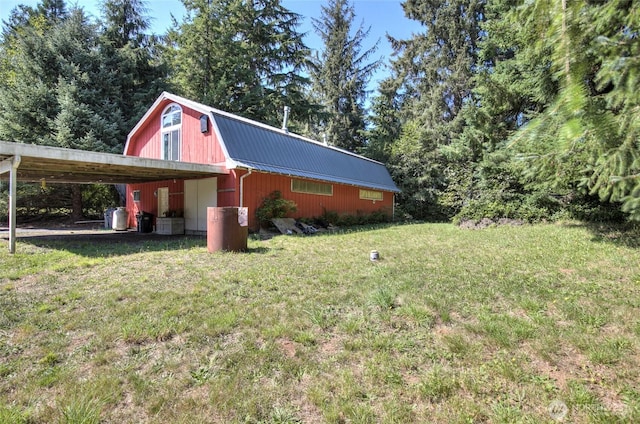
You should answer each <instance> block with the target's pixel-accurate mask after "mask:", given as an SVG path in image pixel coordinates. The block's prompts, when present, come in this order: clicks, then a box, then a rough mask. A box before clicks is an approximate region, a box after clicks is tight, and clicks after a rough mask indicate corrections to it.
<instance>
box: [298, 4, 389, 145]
mask: <svg viewBox="0 0 640 424" xmlns="http://www.w3.org/2000/svg"><path fill="white" fill-rule="evenodd" d="M354 19H355V11H354V8H353V5H350V2H349V0H329V2H328V3H327V5H326V6H324V5H323V6H322V8H321V18H320V19H314V20H313V26H314V28H315V30H316V32H317V33H318V35H320V37H321V39H322V41H323V42H324V49H323V51H322V53H321V54H320V56H319V57H316V59H315V61H314V62H315V63H314V66H313V67H312V70H311V76H312V80H313V83H314V89H315V91H316V92H317V93H318V94H319V98H320V99H322V103H323V105H324V107H325V113H326V117H325V119H324V120H323V121H324V122H322V123H321V125H322V127H323V128H322V129H321V131H322V132H323V133H324V134H323V135H324V136H325V137H326V140H327V142H328V143H330V144H331V145H334V146H337V147H341V148H344V149H347V150H351V151H360V150H362V149H363V148H364V147H365V146H366V136H365V129H366V124H367V122H366V112H365V105H364V104H365V100H366V96H367V91H366V87H367V84H368V82H369V80H370V78H371V76H372V74H373V72H374V71H375V70H376V69H377V68H378V67H379V66H380V65H381V61H380V60H375V61H373V62H370V61H369V60H370V58H371V56H372V55H373V54H374V53H375V51H376V49H377V44H376V45H374V46H373V47H371V48H369V49H368V50H365V51H362V43H363V41H364V40H365V39H366V38H367V36H368V34H369V32H370V28H368V29H366V30H365V29H364V28H363V27H362V25H360V27H358V28H357V29H356V30H355V32H354V33H353V36H352V35H351V33H352V31H353V30H352V26H353V21H354Z"/></svg>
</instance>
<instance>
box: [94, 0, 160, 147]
mask: <svg viewBox="0 0 640 424" xmlns="http://www.w3.org/2000/svg"><path fill="white" fill-rule="evenodd" d="M102 11H103V22H102V30H101V36H100V39H99V45H100V51H101V54H102V58H103V61H104V63H105V65H104V66H105V67H106V68H107V69H108V78H109V84H108V87H110V92H109V98H110V99H113V100H114V101H115V103H116V108H114V109H113V110H112V117H113V118H112V119H113V120H114V121H115V122H117V123H118V132H119V134H118V138H119V139H120V141H121V146H122V147H124V142H125V140H126V136H127V134H128V133H129V131H131V129H132V128H133V127H134V126H135V125H136V123H137V122H138V121H139V120H140V118H141V117H142V115H144V113H145V112H146V110H147V109H148V108H149V106H150V105H151V104H152V103H153V101H154V100H155V99H156V98H157V97H158V96H159V95H160V93H161V92H162V91H164V89H165V88H166V84H165V76H166V74H167V71H168V70H167V66H166V64H165V63H164V62H162V61H161V60H160V58H159V57H158V56H159V55H158V54H157V53H156V51H157V50H158V48H159V45H160V40H158V39H157V37H156V36H152V35H148V34H146V33H145V31H146V30H148V28H149V21H148V18H147V17H146V16H145V15H144V14H145V13H146V11H147V9H146V5H145V2H144V1H143V0H105V1H104V3H103V4H102Z"/></svg>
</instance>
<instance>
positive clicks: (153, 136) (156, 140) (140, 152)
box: [126, 100, 225, 164]
mask: <svg viewBox="0 0 640 424" xmlns="http://www.w3.org/2000/svg"><path fill="white" fill-rule="evenodd" d="M171 103H173V102H171V101H168V100H167V101H164V102H162V103H161V104H160V105H159V106H158V109H156V112H155V113H153V114H151V115H150V116H149V118H148V120H147V122H146V123H145V125H143V126H142V127H141V128H140V129H139V130H138V131H137V132H136V134H135V135H134V136H133V137H132V140H131V142H130V143H129V149H128V151H127V152H126V154H127V155H130V156H139V157H144V158H151V159H160V158H161V157H162V145H161V137H160V117H161V116H162V111H163V110H164V109H165V108H166V107H167V106H168V105H170V104H171ZM180 107H182V145H181V152H180V158H181V162H191V163H204V164H220V163H224V162H225V157H224V153H223V151H222V147H221V146H220V143H218V140H217V136H216V134H215V131H213V124H212V122H211V119H210V117H209V131H208V132H207V133H204V134H203V133H201V132H200V116H201V115H202V114H201V113H200V112H197V111H195V110H193V109H190V108H188V107H185V106H182V105H180Z"/></svg>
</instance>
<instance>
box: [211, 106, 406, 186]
mask: <svg viewBox="0 0 640 424" xmlns="http://www.w3.org/2000/svg"><path fill="white" fill-rule="evenodd" d="M210 113H211V116H212V119H213V121H214V123H215V125H216V127H217V130H218V133H219V135H220V138H221V139H222V141H223V143H224V148H225V150H226V152H227V154H228V158H229V159H231V160H232V161H233V162H235V164H236V167H239V168H247V169H255V170H258V171H263V172H273V173H277V174H284V175H290V176H296V177H302V178H309V179H313V180H321V181H327V182H335V183H340V184H347V185H354V186H358V187H364V188H372V189H376V190H384V191H391V192H398V191H400V190H398V188H397V187H396V185H395V183H394V182H393V180H392V179H391V176H390V175H389V172H388V171H387V168H385V166H384V165H383V164H382V163H380V162H376V161H374V160H371V159H368V158H365V157H364V156H360V155H356V154H354V153H351V152H348V151H346V150H342V149H338V148H335V147H331V146H326V145H324V144H322V143H319V142H316V141H313V140H310V139H307V138H304V137H301V136H298V135H295V134H290V133H287V132H285V131H284V130H281V129H277V128H274V127H269V126H267V125H263V124H259V123H257V122H253V121H250V120H247V119H244V118H240V117H235V116H234V115H230V114H227V113H221V112H220V111H217V110H215V109H212V110H211V111H210Z"/></svg>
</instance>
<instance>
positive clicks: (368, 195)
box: [360, 190, 382, 200]
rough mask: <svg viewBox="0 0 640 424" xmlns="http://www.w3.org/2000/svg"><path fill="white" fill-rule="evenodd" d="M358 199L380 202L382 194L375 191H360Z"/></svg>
mask: <svg viewBox="0 0 640 424" xmlns="http://www.w3.org/2000/svg"><path fill="white" fill-rule="evenodd" d="M360 198H361V199H363V200H382V192H381V191H376V190H360Z"/></svg>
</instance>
